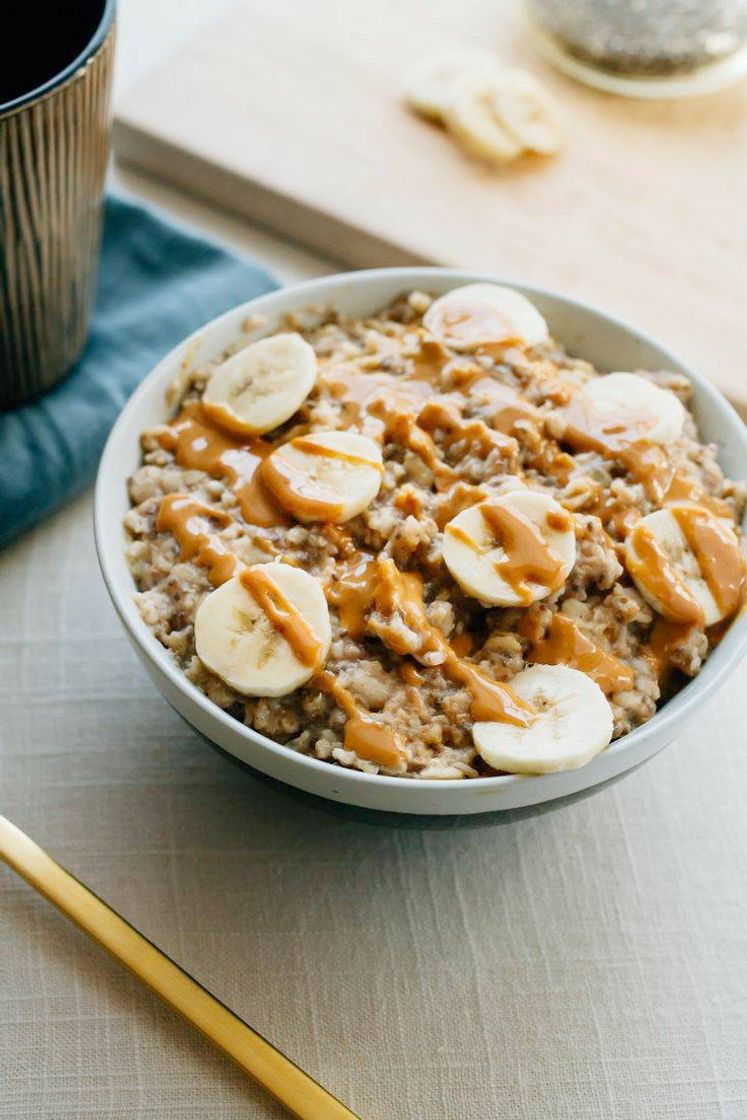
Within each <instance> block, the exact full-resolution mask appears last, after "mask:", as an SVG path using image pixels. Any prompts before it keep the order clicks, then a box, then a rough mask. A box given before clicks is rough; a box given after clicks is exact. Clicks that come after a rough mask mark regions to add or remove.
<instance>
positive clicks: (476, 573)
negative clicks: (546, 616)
mask: <svg viewBox="0 0 747 1120" xmlns="http://www.w3.org/2000/svg"><path fill="white" fill-rule="evenodd" d="M443 558H444V563H445V564H446V567H447V568H448V569H449V571H450V572H451V574H452V576H453V577H454V579H455V580H456V581H457V583H458V584H459V585H460V587H461V588H462V590H463V591H464V592H465V594H467V595H471V596H472V597H473V598H475V599H478V600H479V601H480V602H481V603H485V604H489V605H491V606H500V607H518V606H528V605H529V604H530V603H534V602H536V601H537V600H538V599H544V598H546V597H547V596H548V595H550V594H552V592H554V591H558V590H559V589H560V588H561V587H562V586H563V584H564V583H565V580H566V579H567V577H568V575H569V573H570V572H571V570H572V568H573V565H574V564H575V562H576V536H575V533H574V531H573V521H572V519H571V517H570V515H569V514H568V513H567V512H566V510H564V509H563V507H562V506H561V505H560V504H559V503H558V502H556V501H555V499H554V498H551V497H550V496H549V495H547V494H540V493H536V492H535V491H532V490H516V491H513V492H512V493H510V494H504V495H502V496H501V497H500V498H491V499H489V500H488V501H486V502H480V503H479V505H475V506H470V508H469V509H465V510H463V511H462V512H461V513H459V514H457V516H456V517H453V518H452V519H451V521H449V522H448V524H447V525H446V528H445V529H444V539H443Z"/></svg>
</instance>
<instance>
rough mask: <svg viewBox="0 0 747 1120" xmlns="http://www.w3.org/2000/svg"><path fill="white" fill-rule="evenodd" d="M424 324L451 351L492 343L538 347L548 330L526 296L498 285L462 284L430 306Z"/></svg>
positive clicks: (547, 336) (472, 348)
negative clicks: (449, 347)
mask: <svg viewBox="0 0 747 1120" xmlns="http://www.w3.org/2000/svg"><path fill="white" fill-rule="evenodd" d="M423 326H424V327H425V328H426V330H428V331H430V332H431V334H433V335H435V337H436V338H438V339H439V340H440V341H441V342H445V343H446V344H447V345H448V346H451V347H452V348H453V349H454V350H475V349H477V348H478V347H480V346H489V345H491V344H492V345H495V344H501V345H509V344H517V343H518V344H520V345H524V346H537V345H539V344H540V343H542V342H547V340H548V339H549V337H550V332H549V330H548V327H547V323H546V322H545V320H544V319H543V318H542V316H541V315H540V313H539V311H538V310H537V308H536V307H534V305H533V304H531V303H530V302H529V300H528V299H527V298H526V296H523V295H522V294H521V293H520V292H517V291H514V289H513V288H504V287H502V286H501V285H500V284H465V285H464V286H463V287H461V288H453V289H452V290H451V291H450V292H447V293H446V294H445V295H443V296H440V297H439V298H438V299H436V300H434V301H433V303H432V304H431V305H430V307H429V308H428V310H427V311H426V313H425V315H424V316H423Z"/></svg>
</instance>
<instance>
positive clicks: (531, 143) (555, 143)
mask: <svg viewBox="0 0 747 1120" xmlns="http://www.w3.org/2000/svg"><path fill="white" fill-rule="evenodd" d="M492 108H493V111H494V112H495V114H496V115H497V117H498V119H499V121H500V122H501V124H502V125H503V126H504V128H506V129H508V131H509V132H510V133H511V134H512V135H513V136H515V137H516V139H517V140H518V142H519V143H520V144H521V146H522V148H524V149H526V150H527V151H529V152H537V153H538V154H539V155H543V156H552V155H556V154H557V153H558V152H559V151H560V149H561V148H562V146H563V126H562V124H561V122H560V117H559V115H558V111H557V108H556V105H555V101H554V100H553V98H552V97H551V96H550V94H549V93H548V92H547V90H546V89H545V88H544V86H542V85H540V83H539V82H538V81H537V79H536V78H533V77H532V75H531V74H528V73H527V72H526V71H525V70H511V71H509V73H507V74H503V75H501V76H500V77H499V79H498V81H496V82H495V86H494V90H493V99H492Z"/></svg>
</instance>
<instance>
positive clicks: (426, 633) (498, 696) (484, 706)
mask: <svg viewBox="0 0 747 1120" xmlns="http://www.w3.org/2000/svg"><path fill="white" fill-rule="evenodd" d="M373 565H374V577H373V585H374V606H375V607H376V610H377V611H379V612H380V613H381V614H382V615H385V616H387V615H393V614H398V615H399V616H400V617H401V619H402V621H403V622H404V623H405V626H406V627H407V629H408V630H410V631H412V632H413V633H415V634H417V636H418V637H419V638H420V641H421V645H420V648H419V649H418V651H417V653H416V654H415V656H416V657H417V658H418V659H420V658H422V657H423V656H424V655H426V654H428V653H431V652H436V651H438V652H439V653H441V654H442V655H443V661H442V662H441V664H440V665H439V668H440V669H441V670H442V671H443V673H444V674H445V675H446V676H447V677H449V678H450V679H451V680H452V681H456V682H457V683H458V684H462V685H464V686H465V688H467V689H468V690H469V692H470V693H471V694H472V704H471V707H470V714H471V716H472V719H473V720H475V721H481V720H485V721H499V722H502V723H512V724H515V725H516V726H518V727H528V726H529V725H530V724H531V723H532V721H533V719H534V710H533V709H532V708H530V707H529V705H528V704H525V703H524V701H523V700H520V699H519V697H518V696H516V695H515V693H514V692H513V691H512V690H511V689H510V688H509V687H508V685H505V684H501V683H499V682H498V681H493V680H491V679H490V678H489V677H486V676H485V674H484V673H482V672H481V671H480V670H479V669H478V668H477V666H476V665H472V664H470V663H469V662H468V661H464V660H463V659H462V658H460V657H458V656H457V654H456V653H455V652H454V650H453V649H452V647H451V646H450V645H449V642H448V641H447V639H446V638H445V637H444V635H443V634H442V633H441V631H440V630H439V629H438V627H436V626H434V625H433V624H432V623H431V622H429V621H428V617H427V615H426V613H425V607H424V604H423V583H422V579H421V578H420V577H419V576H417V575H415V574H414V573H411V572H400V571H399V570H398V568H397V567H396V565H395V563H394V561H393V560H391V559H390V558H389V557H382V556H379V557H377V558H376V560H374V561H373ZM373 632H374V633H376V634H377V636H379V637H381V639H382V641H384V642H385V644H386V645H388V646H389V648H390V649H392V650H393V651H394V652H395V653H399V654H402V655H404V654H408V653H411V652H412V651H411V649H410V647H409V644H408V643H407V640H406V638H405V637H404V636H402V637H400V636H399V635H398V634H397V632H396V631H393V630H392V629H391V628H387V627H386V626H383V627H376V628H374V629H373Z"/></svg>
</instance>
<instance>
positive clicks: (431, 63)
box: [405, 47, 563, 164]
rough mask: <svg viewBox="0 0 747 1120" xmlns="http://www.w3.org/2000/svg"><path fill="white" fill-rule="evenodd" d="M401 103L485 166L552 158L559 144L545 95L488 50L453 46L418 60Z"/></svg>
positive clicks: (560, 136) (556, 115) (529, 77)
mask: <svg viewBox="0 0 747 1120" xmlns="http://www.w3.org/2000/svg"><path fill="white" fill-rule="evenodd" d="M405 99H406V101H407V103H408V104H409V105H410V106H411V107H412V108H413V109H415V111H416V112H418V113H420V114H421V116H424V117H427V118H428V119H429V120H437V121H440V122H442V123H443V124H445V125H446V127H447V129H448V130H449V132H450V133H451V134H452V135H453V136H454V138H455V139H456V140H457V141H458V142H459V144H460V145H461V146H462V148H464V150H465V151H466V152H468V153H469V154H470V155H472V156H475V157H476V158H477V159H481V160H484V161H486V162H488V163H491V164H502V163H507V162H509V161H510V160H514V159H516V158H517V157H518V156H520V155H521V154H522V153H523V152H535V153H537V154H539V155H548V156H549V155H555V154H556V153H557V152H559V151H560V149H561V147H562V145H563V127H562V124H561V121H560V115H559V113H558V110H557V107H556V104H555V101H554V99H553V98H552V97H551V95H550V94H549V93H548V92H547V90H546V89H545V88H544V86H543V85H542V84H541V83H540V82H538V81H537V79H536V78H534V77H533V76H532V75H531V74H529V73H527V72H526V71H525V70H506V69H505V68H504V67H502V66H501V64H500V62H499V60H498V58H497V57H496V56H495V55H493V54H492V53H491V52H490V51H486V50H481V49H479V48H476V47H472V48H470V47H461V48H459V47H457V48H454V49H451V50H445V51H439V52H438V53H436V54H433V55H430V56H428V57H427V58H423V59H421V60H420V61H419V62H417V63H415V64H414V65H413V66H412V67H411V68H410V70H409V72H408V74H407V76H406V80H405Z"/></svg>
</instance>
